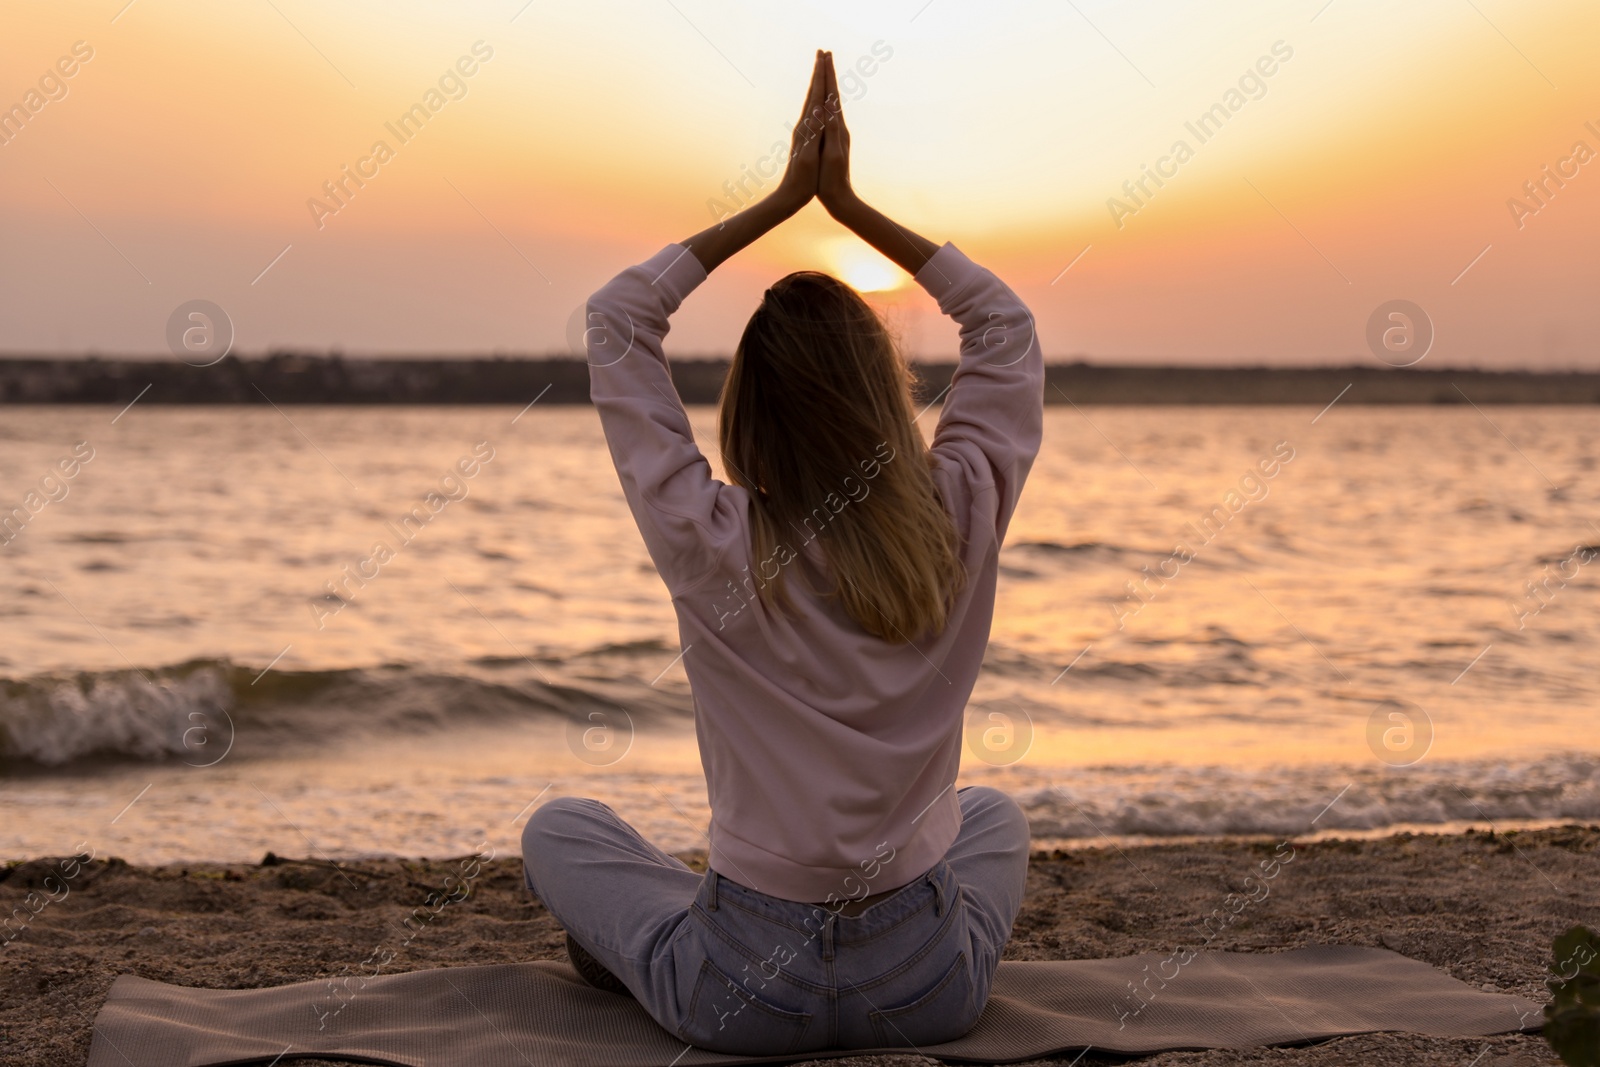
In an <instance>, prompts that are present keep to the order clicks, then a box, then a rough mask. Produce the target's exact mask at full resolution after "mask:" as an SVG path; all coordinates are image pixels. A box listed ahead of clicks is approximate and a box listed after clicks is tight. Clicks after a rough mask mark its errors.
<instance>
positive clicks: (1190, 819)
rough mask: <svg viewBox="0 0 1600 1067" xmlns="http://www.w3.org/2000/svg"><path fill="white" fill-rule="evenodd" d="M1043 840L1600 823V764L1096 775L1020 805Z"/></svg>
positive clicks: (1567, 759) (1564, 758)
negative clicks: (1528, 822) (1505, 823)
mask: <svg viewBox="0 0 1600 1067" xmlns="http://www.w3.org/2000/svg"><path fill="white" fill-rule="evenodd" d="M1017 800H1018V802H1019V803H1020V804H1021V805H1022V807H1023V810H1024V811H1026V812H1027V814H1028V822H1029V825H1030V827H1031V829H1032V833H1033V836H1034V837H1036V838H1044V839H1052V838H1057V839H1083V838H1098V837H1112V838H1138V837H1179V836H1195V837H1216V836H1257V835H1260V836H1278V837H1290V836H1302V835H1309V834H1313V833H1325V832H1328V831H1369V830H1379V829H1383V828H1385V827H1392V826H1405V825H1442V824H1452V823H1455V824H1459V823H1474V824H1477V825H1483V824H1485V823H1492V822H1499V821H1508V822H1510V821H1519V820H1572V821H1583V822H1589V821H1594V820H1600V758H1597V757H1595V756H1592V755H1573V754H1561V755H1553V756H1546V757H1543V758H1537V759H1531V760H1524V761H1520V762H1509V761H1504V760H1496V761H1487V760H1458V761H1441V762H1439V763H1425V764H1420V765H1417V766H1414V767H1406V768H1382V769H1370V768H1366V767H1357V768H1349V767H1336V766H1330V765H1314V766H1310V767H1307V766H1296V767H1293V768H1289V767H1285V768H1282V769H1273V770H1264V771H1255V770H1250V769H1240V768H1231V767H1215V766H1204V767H1171V768H1161V769H1154V768H1095V769H1091V770H1086V771H1083V772H1080V774H1079V775H1078V776H1077V777H1076V778H1075V779H1073V780H1071V781H1063V783H1062V784H1060V785H1058V786H1052V787H1051V788H1047V789H1037V790H1030V791H1027V792H1024V793H1022V794H1020V795H1019V796H1018V797H1017Z"/></svg>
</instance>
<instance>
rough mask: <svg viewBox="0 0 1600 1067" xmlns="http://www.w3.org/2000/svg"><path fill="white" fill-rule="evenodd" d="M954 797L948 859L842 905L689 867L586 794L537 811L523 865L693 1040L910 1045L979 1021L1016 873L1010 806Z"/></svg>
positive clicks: (990, 796) (559, 913)
mask: <svg viewBox="0 0 1600 1067" xmlns="http://www.w3.org/2000/svg"><path fill="white" fill-rule="evenodd" d="M958 798H959V801H960V805H961V831H960V834H959V836H957V838H956V841H955V844H954V845H952V846H951V847H950V851H949V853H948V854H947V855H946V856H945V858H944V859H943V860H941V861H940V862H939V863H937V864H935V865H934V866H933V868H932V869H931V870H929V871H926V872H924V873H923V874H921V875H919V876H918V877H917V878H916V879H915V880H914V881H912V882H910V883H909V884H907V885H905V886H903V887H901V888H900V889H898V890H896V891H895V892H894V893H893V894H891V895H890V896H888V897H886V898H884V899H883V900H880V901H878V902H877V903H875V904H872V905H871V906H869V907H868V908H867V909H866V910H865V911H863V912H862V913H861V914H860V915H857V916H854V917H851V916H846V915H842V914H838V909H837V908H832V907H826V906H823V905H818V904H802V903H797V902H795V901H790V900H781V899H779V898H777V897H770V896H767V895H766V894H764V893H759V892H757V891H755V890H754V889H750V888H748V887H746V886H743V885H740V884H738V883H737V882H734V881H732V880H731V879H728V878H725V877H722V876H721V875H718V874H717V873H716V872H711V873H708V874H705V875H700V874H696V873H695V872H694V871H691V870H690V869H689V868H688V867H686V866H685V865H684V864H683V863H682V862H680V861H679V860H676V859H674V858H673V857H671V856H669V855H667V854H666V853H665V852H662V851H661V850H660V849H658V848H656V847H655V846H654V845H652V844H650V843H649V842H648V841H646V840H645V839H644V838H643V837H641V836H640V835H639V833H638V832H637V831H636V830H634V829H633V827H631V826H629V825H628V824H627V823H625V822H623V821H622V819H621V818H619V817H618V816H617V814H616V812H614V811H612V810H611V809H610V808H609V807H607V806H606V805H604V804H601V803H600V802H599V801H595V800H585V799H579V798H562V799H558V800H552V801H550V802H549V803H547V804H545V805H544V806H543V807H541V808H539V809H538V810H537V811H535V812H534V814H533V817H532V818H530V819H529V820H528V825H527V827H526V828H525V829H524V830H523V834H522V861H523V867H524V870H525V872H526V877H527V882H528V888H529V889H531V890H532V891H533V893H534V894H535V895H536V896H537V897H538V898H539V899H540V900H541V901H542V902H543V903H544V905H545V907H546V908H547V909H549V911H550V913H551V914H552V915H554V916H555V918H556V921H557V922H559V923H560V924H561V925H562V926H563V927H565V928H566V930H567V932H568V933H569V934H570V935H571V936H572V938H573V940H575V941H577V942H578V944H579V945H581V946H583V947H584V948H585V949H587V950H588V951H589V952H590V953H591V954H592V955H593V956H594V957H595V958H596V959H597V960H599V961H600V962H601V963H603V964H604V965H605V966H606V968H607V969H608V970H610V971H611V973H612V974H614V975H616V976H617V978H618V979H620V980H621V981H622V983H623V984H624V985H626V986H627V987H628V989H629V990H630V991H631V992H632V993H633V994H634V996H636V997H638V999H639V1003H640V1004H641V1005H643V1006H644V1009H645V1010H646V1011H647V1012H649V1013H650V1016H651V1017H652V1018H653V1019H655V1020H656V1022H658V1023H660V1024H661V1025H662V1026H663V1027H665V1028H666V1029H667V1030H669V1031H671V1032H672V1033H674V1034H676V1035H677V1036H678V1037H680V1038H682V1039H683V1040H684V1041H686V1042H688V1043H690V1044H692V1045H698V1046H699V1047H701V1048H707V1049H712V1050H714V1051H718V1052H731V1053H742V1054H746V1055H786V1054H788V1053H800V1052H812V1051H816V1050H819V1049H862V1048H917V1047H920V1046H923V1045H932V1044H938V1043H939V1042H941V1041H949V1040H952V1039H953V1038H956V1037H959V1036H960V1035H962V1034H964V1033H966V1032H967V1031H968V1030H969V1029H971V1028H972V1025H973V1024H974V1023H975V1022H977V1020H978V1015H979V1013H980V1012H982V1010H983V1006H984V1003H985V1002H986V1001H987V1000H988V999H989V987H990V983H991V982H992V981H993V978H994V971H995V968H996V966H998V964H999V961H1000V951H1001V949H1002V948H1003V947H1004V946H1005V943H1006V939H1007V938H1009V937H1010V936H1011V924H1012V922H1013V921H1014V920H1015V919H1016V915H1017V909H1018V908H1019V907H1021V905H1022V891H1023V884H1024V882H1025V881H1026V879H1027V873H1028V823H1027V819H1026V818H1025V817H1024V816H1023V814H1022V811H1021V809H1020V808H1018V807H1017V805H1016V802H1015V801H1013V800H1012V799H1011V798H1010V797H1008V796H1006V795H1005V794H1004V793H1002V792H1000V791H999V790H996V789H989V788H987V787H984V786H969V787H967V788H965V789H962V790H961V791H960V792H959V794H958ZM869 884H870V883H869ZM845 895H846V894H845V892H844V891H841V893H840V897H841V898H843V897H845Z"/></svg>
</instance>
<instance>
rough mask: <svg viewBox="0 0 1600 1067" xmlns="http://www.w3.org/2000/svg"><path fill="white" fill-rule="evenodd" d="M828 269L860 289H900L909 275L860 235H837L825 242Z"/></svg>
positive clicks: (879, 290) (877, 291) (881, 290)
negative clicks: (866, 242) (862, 239)
mask: <svg viewBox="0 0 1600 1067" xmlns="http://www.w3.org/2000/svg"><path fill="white" fill-rule="evenodd" d="M824 258H825V259H826V261H827V263H828V265H829V269H830V270H832V271H833V272H834V273H835V274H837V275H838V276H839V277H840V278H842V279H843V280H845V281H846V282H849V283H850V284H851V285H852V286H854V287H855V288H856V289H857V290H859V291H860V292H863V293H880V292H885V291H887V290H890V289H899V288H900V287H902V286H904V285H905V284H906V282H908V281H909V280H910V279H909V278H908V277H907V276H906V273H905V271H903V270H901V269H900V268H899V267H897V266H895V265H894V264H893V263H891V262H889V261H888V260H887V259H885V258H884V257H883V256H881V255H879V254H878V252H877V251H876V250H875V249H873V248H872V247H871V246H870V245H867V244H865V243H864V242H862V241H861V239H860V238H857V237H852V236H847V237H836V238H833V239H832V240H830V241H828V243H827V244H826V246H825V251H824Z"/></svg>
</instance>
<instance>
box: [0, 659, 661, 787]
mask: <svg viewBox="0 0 1600 1067" xmlns="http://www.w3.org/2000/svg"><path fill="white" fill-rule="evenodd" d="M629 654H632V655H638V656H644V655H646V654H648V655H650V656H651V657H652V661H653V659H659V658H660V656H659V649H657V648H656V647H655V643H654V642H639V643H637V644H635V645H624V646H608V647H603V648H600V649H595V650H592V651H591V652H589V653H585V654H584V655H585V656H589V657H601V656H617V655H622V656H628V655H629ZM543 662H544V664H545V666H546V667H549V668H550V669H551V670H554V669H555V664H554V663H552V662H551V661H549V660H545V661H543ZM469 666H471V667H478V668H482V669H481V670H478V671H476V672H471V671H468V670H463V671H462V672H459V673H456V672H433V671H429V670H426V669H422V668H417V667H412V666H407V665H401V664H390V665H386V666H381V667H368V668H347V669H338V670H311V671H291V670H282V669H273V670H269V671H265V672H263V671H261V670H260V669H259V668H254V667H244V666H240V665H238V664H234V663H232V662H230V661H227V660H212V659H205V660H193V661H190V662H187V663H181V664H176V665H173V666H168V667H161V668H156V669H153V670H151V669H147V670H121V671H83V672H74V673H53V674H43V675H37V676H34V677H30V678H25V679H0V759H3V760H4V762H5V763H6V764H7V765H10V766H13V767H17V768H26V767H29V766H32V767H36V768H61V767H66V766H68V765H71V764H77V763H84V762H104V761H108V760H124V761H126V760H132V761H155V762H167V761H181V762H184V763H189V764H191V765H194V766H206V765H209V764H211V763H213V762H216V761H218V760H220V759H221V758H222V756H223V755H226V754H228V753H229V752H231V751H235V746H236V743H237V745H238V750H240V751H243V752H246V753H248V752H254V751H269V750H270V751H273V752H281V751H282V750H283V749H284V748H285V747H302V746H312V745H325V744H327V743H328V742H330V741H348V740H355V739H359V738H361V737H364V736H373V737H377V736H394V735H395V734H397V733H398V734H426V733H429V732H433V731H441V730H446V729H451V728H456V727H462V726H474V725H479V726H481V725H489V724H493V723H499V722H505V721H508V720H514V719H527V718H528V717H529V716H558V717H562V718H568V719H583V718H584V717H585V716H587V715H589V714H590V713H591V712H594V711H597V710H598V711H603V712H625V713H627V715H628V716H629V717H630V718H631V719H632V720H633V721H634V722H636V723H640V724H647V723H649V722H652V721H658V720H664V719H671V718H679V717H687V716H688V715H690V714H692V708H691V705H690V702H689V700H688V697H687V695H685V694H680V693H676V692H674V691H673V690H672V689H670V688H667V687H657V688H650V687H649V686H648V684H647V683H648V676H646V677H645V678H644V680H642V681H641V680H638V679H635V678H632V677H628V676H625V675H618V676H617V677H615V678H611V679H602V678H596V677H593V676H592V675H591V674H586V675H585V676H584V678H583V679H582V681H581V683H579V684H569V683H567V682H565V681H563V680H560V679H558V678H552V677H551V676H550V675H549V674H547V673H545V672H544V671H542V670H541V669H540V665H539V663H536V662H533V661H530V660H522V659H516V660H512V659H510V658H506V659H500V658H491V657H486V658H484V659H483V660H480V661H477V662H476V663H474V664H472V665H469ZM246 738H247V739H248V743H246V740H245V739H246Z"/></svg>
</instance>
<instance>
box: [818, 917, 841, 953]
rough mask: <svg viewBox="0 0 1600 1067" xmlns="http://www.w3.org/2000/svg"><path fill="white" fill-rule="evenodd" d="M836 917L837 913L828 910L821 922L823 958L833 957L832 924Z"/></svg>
mask: <svg viewBox="0 0 1600 1067" xmlns="http://www.w3.org/2000/svg"><path fill="white" fill-rule="evenodd" d="M838 917H839V916H838V914H837V913H834V912H829V913H828V917H827V918H826V919H824V920H823V922H822V958H823V959H825V960H831V959H833V924H834V921H835V920H836V919H838Z"/></svg>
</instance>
